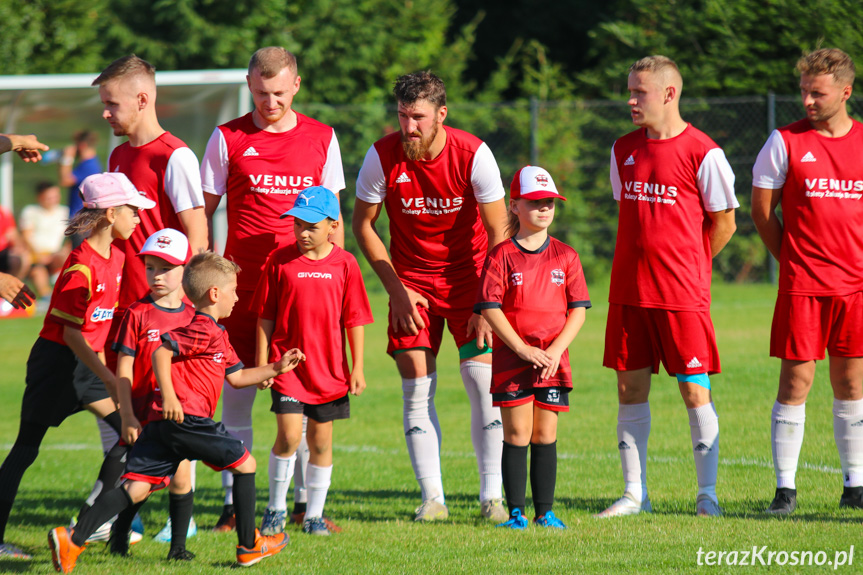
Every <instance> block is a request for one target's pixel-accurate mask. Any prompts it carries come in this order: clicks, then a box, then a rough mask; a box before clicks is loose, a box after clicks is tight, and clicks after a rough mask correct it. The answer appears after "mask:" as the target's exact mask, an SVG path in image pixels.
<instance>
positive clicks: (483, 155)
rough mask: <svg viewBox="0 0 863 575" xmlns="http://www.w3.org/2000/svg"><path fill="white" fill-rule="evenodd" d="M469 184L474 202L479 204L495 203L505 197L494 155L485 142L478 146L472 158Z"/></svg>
mask: <svg viewBox="0 0 863 575" xmlns="http://www.w3.org/2000/svg"><path fill="white" fill-rule="evenodd" d="M470 183H471V185H472V186H473V195H474V196H475V197H476V201H477V202H479V203H481V204H488V203H490V202H496V201H497V200H500V199H501V198H504V197H506V191H505V190H504V189H503V182H502V181H501V179H500V168H498V167H497V162H496V161H495V159H494V154H492V153H491V149H490V148H489V147H488V146H487V145H486V143H485V142H483V143H482V144H480V146H479V148H477V150H476V154H474V156H473V168H472V169H471V172H470Z"/></svg>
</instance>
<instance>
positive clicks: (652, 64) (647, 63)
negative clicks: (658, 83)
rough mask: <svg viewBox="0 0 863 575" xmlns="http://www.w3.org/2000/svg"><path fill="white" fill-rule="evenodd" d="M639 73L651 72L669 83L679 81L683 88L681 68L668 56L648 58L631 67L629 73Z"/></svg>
mask: <svg viewBox="0 0 863 575" xmlns="http://www.w3.org/2000/svg"><path fill="white" fill-rule="evenodd" d="M638 72H650V73H651V74H656V75H658V76H662V77H663V78H664V79H666V80H667V81H669V82H673V81H675V80H676V81H677V82H678V83H679V84H680V88H681V89H682V88H683V76H682V75H681V74H680V68H678V67H677V62H675V61H674V60H672V59H671V58H669V57H668V56H660V55H658V54H657V55H654V56H646V57H644V58H642V59H641V60H638V61H637V62H635V63H634V64H633V65H632V66H630V67H629V73H630V74H635V73H638Z"/></svg>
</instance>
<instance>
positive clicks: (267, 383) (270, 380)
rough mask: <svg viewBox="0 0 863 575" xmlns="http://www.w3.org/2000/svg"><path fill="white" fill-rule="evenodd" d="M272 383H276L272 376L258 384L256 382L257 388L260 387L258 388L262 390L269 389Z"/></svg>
mask: <svg viewBox="0 0 863 575" xmlns="http://www.w3.org/2000/svg"><path fill="white" fill-rule="evenodd" d="M274 383H276V380H275V379H274V378H272V377H270V378H268V379H265V380H264V381H262V382H261V383H259V384H258V389H260V390H262V391H263V390H264V389H270V388H271V387H273V384H274Z"/></svg>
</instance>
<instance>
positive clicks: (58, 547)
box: [48, 527, 85, 573]
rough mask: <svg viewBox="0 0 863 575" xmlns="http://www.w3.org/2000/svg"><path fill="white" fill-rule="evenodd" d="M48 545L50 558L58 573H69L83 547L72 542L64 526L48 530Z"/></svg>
mask: <svg viewBox="0 0 863 575" xmlns="http://www.w3.org/2000/svg"><path fill="white" fill-rule="evenodd" d="M48 545H50V546H51V560H52V561H53V562H54V569H55V570H56V571H57V572H58V573H71V572H72V569H74V568H75V562H76V561H77V560H78V555H80V554H81V551H83V550H84V547H85V545H82V546H81V547H78V546H77V545H75V544H74V543H72V535H71V533H70V532H69V530H68V529H66V528H65V527H55V528H54V529H52V530H51V531H49V532H48Z"/></svg>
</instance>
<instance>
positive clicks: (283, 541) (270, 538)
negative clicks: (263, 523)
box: [237, 529, 290, 567]
mask: <svg viewBox="0 0 863 575" xmlns="http://www.w3.org/2000/svg"><path fill="white" fill-rule="evenodd" d="M288 541H290V537H288V534H287V533H279V534H278V535H261V532H260V531H258V530H257V529H255V546H254V547H253V548H252V549H249V548H247V547H243V546H242V545H237V564H238V565H239V566H240V567H248V566H249V565H254V564H255V563H257V562H258V561H260V560H261V559H263V558H264V557H269V556H270V555H275V554H277V553H279V552H280V551H281V550H282V549H284V548H285V545H287V544H288Z"/></svg>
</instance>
